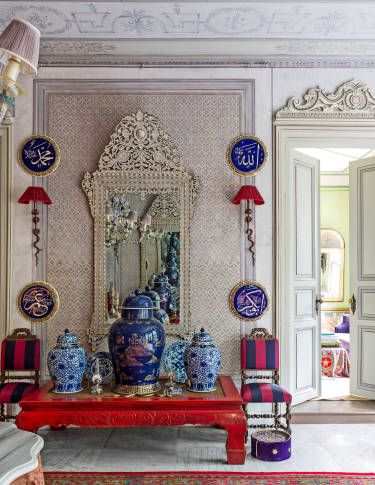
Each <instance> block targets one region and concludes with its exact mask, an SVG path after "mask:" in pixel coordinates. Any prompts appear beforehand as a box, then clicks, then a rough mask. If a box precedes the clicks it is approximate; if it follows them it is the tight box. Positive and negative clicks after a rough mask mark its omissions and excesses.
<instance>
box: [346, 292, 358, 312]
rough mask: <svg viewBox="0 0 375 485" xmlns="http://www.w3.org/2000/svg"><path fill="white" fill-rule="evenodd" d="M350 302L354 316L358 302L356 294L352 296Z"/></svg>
mask: <svg viewBox="0 0 375 485" xmlns="http://www.w3.org/2000/svg"><path fill="white" fill-rule="evenodd" d="M348 301H349V303H350V310H351V312H352V314H353V315H354V314H355V311H356V309H357V300H356V298H355V296H354V293H353V294H352V296H351V297H350V298H349V300H348Z"/></svg>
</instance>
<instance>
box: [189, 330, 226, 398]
mask: <svg viewBox="0 0 375 485" xmlns="http://www.w3.org/2000/svg"><path fill="white" fill-rule="evenodd" d="M184 360H185V369H186V374H187V376H188V379H189V387H188V390H189V391H193V392H211V391H215V390H216V387H215V383H216V378H217V376H218V374H219V369H220V364H221V357H220V351H219V349H218V348H217V347H216V345H215V344H214V341H213V338H212V336H211V334H210V333H208V332H205V330H204V328H201V330H200V332H198V333H195V334H194V335H193V339H192V341H191V344H190V345H189V347H187V349H186V350H185V355H184Z"/></svg>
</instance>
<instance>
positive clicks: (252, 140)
mask: <svg viewBox="0 0 375 485" xmlns="http://www.w3.org/2000/svg"><path fill="white" fill-rule="evenodd" d="M267 158H268V150H267V148H266V146H265V144H264V142H263V141H262V140H261V139H260V138H258V137H257V136H254V135H242V136H238V137H236V138H234V139H233V140H232V141H231V143H230V145H229V147H228V150H227V162H228V164H229V166H230V168H231V169H232V170H233V171H234V172H236V173H238V174H239V175H242V176H251V175H255V174H256V173H258V172H260V171H261V170H263V168H264V167H265V165H266V162H267Z"/></svg>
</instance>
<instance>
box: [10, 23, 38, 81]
mask: <svg viewBox="0 0 375 485" xmlns="http://www.w3.org/2000/svg"><path fill="white" fill-rule="evenodd" d="M39 43H40V32H39V30H38V29H37V28H36V27H34V26H33V25H31V24H30V22H27V21H26V20H23V19H18V18H14V19H13V20H11V22H10V24H9V25H7V27H6V28H5V30H4V31H3V32H2V33H1V35H0V54H2V59H1V61H2V63H3V64H6V62H7V60H8V59H9V58H11V57H14V58H16V59H18V60H19V61H20V62H21V72H22V73H23V74H30V75H32V76H35V75H36V74H37V71H38V59H39Z"/></svg>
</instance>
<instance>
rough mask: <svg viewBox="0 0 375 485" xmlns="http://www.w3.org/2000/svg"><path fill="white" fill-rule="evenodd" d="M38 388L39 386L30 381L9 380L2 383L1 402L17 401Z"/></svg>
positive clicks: (0, 388) (0, 390)
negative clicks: (6, 382)
mask: <svg viewBox="0 0 375 485" xmlns="http://www.w3.org/2000/svg"><path fill="white" fill-rule="evenodd" d="M36 389H38V386H36V385H34V384H30V383H28V382H9V383H8V384H0V403H4V404H6V403H15V402H19V401H21V399H23V398H24V397H26V396H28V395H29V394H31V393H32V392H34V391H35V390H36Z"/></svg>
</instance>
